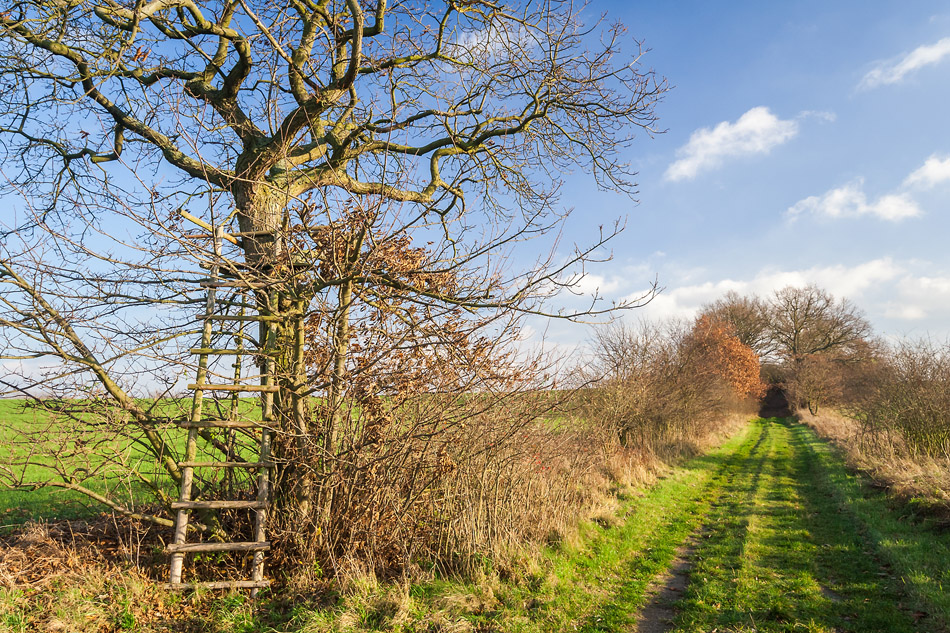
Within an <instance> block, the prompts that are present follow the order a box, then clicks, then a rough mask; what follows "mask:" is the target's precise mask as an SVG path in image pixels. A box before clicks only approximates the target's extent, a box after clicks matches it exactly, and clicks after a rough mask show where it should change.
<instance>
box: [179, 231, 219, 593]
mask: <svg viewBox="0 0 950 633" xmlns="http://www.w3.org/2000/svg"><path fill="white" fill-rule="evenodd" d="M223 235H224V229H223V227H220V226H219V227H215V230H214V242H213V248H214V254H215V257H216V259H217V258H218V257H220V255H221V238H222V236H223ZM217 276H218V266H217V263H215V264H214V265H213V266H212V268H211V277H212V279H217ZM214 307H215V288H214V286H211V287H209V288H208V294H207V299H206V301H205V320H204V324H203V325H202V328H201V347H202V348H205V349H207V348H210V347H211V337H212V330H213V328H214V322H213V321H212V320H211V319H210V318H208V317H210V316H212V315H213V314H214ZM207 373H208V355H207V354H201V355H199V356H198V371H197V373H196V376H195V382H196V383H197V384H196V385H195V387H196V389H195V391H194V395H193V398H192V401H191V416H190V419H189V421H190V422H191V423H192V424H195V423H198V422H200V421H201V415H202V408H203V406H204V391H203V390H202V389H201V385H202V384H203V383H204V382H205V378H206V376H207ZM197 453H198V429H197V428H196V427H190V428H189V429H188V440H187V444H186V445H185V459H184V460H183V461H185V462H194V461H195V458H196V456H197ZM193 481H194V467H193V466H185V467H184V468H182V472H181V489H180V492H179V495H178V500H179V502H188V501H191V488H192V484H193ZM188 512H189V510H188V509H187V508H179V509H178V515H177V516H176V518H175V536H174V544H175V545H177V546H180V545H183V544H184V543H185V542H186V541H187V539H188V518H189V517H188ZM184 562H185V554H184V552H181V551H175V552H173V553H172V557H171V564H170V565H169V582H170V583H171V584H173V585H174V584H178V583H181V575H182V568H183V566H184Z"/></svg>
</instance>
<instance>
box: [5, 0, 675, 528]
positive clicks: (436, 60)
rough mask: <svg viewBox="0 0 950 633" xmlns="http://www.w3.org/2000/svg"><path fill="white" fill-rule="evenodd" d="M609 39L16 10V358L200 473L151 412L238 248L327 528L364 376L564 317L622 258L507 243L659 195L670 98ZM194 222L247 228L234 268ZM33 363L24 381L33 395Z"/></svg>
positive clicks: (352, 4)
mask: <svg viewBox="0 0 950 633" xmlns="http://www.w3.org/2000/svg"><path fill="white" fill-rule="evenodd" d="M600 24H601V22H600V20H598V19H597V16H594V15H590V8H589V7H586V6H575V3H574V2H570V1H567V0H548V1H546V2H541V3H536V2H493V1H489V0H445V1H437V0H430V1H426V0H414V1H395V2H387V1H386V0H375V1H371V0H345V1H344V0H292V1H290V2H286V3H280V2H268V1H252V0H225V1H222V0H208V1H202V0H151V1H144V0H122V1H118V0H15V1H14V2H11V3H8V4H7V5H6V6H5V7H4V9H3V10H2V11H0V67H2V70H3V72H2V78H0V143H2V151H3V159H2V160H3V174H4V176H5V178H6V180H7V193H8V194H9V195H10V196H14V195H15V196H18V197H19V198H20V199H22V200H25V201H27V203H26V204H25V208H24V209H21V210H19V211H18V213H17V214H16V215H13V216H11V217H10V218H9V219H8V220H6V234H5V236H6V237H7V238H8V239H7V242H6V243H5V244H4V246H3V250H2V253H0V259H2V269H0V280H2V281H3V283H4V285H5V288H6V290H5V293H4V301H5V303H6V308H7V312H6V314H7V315H9V316H7V317H4V319H3V320H2V321H0V326H3V328H4V336H5V343H4V349H5V352H4V356H5V357H6V358H8V359H9V358H18V359H21V360H24V361H27V362H29V361H31V359H35V358H53V359H56V360H57V362H61V363H62V369H60V370H58V371H54V372H52V373H50V374H48V375H47V376H45V377H44V380H43V387H44V389H46V390H47V391H56V390H59V393H61V394H63V395H68V394H75V393H84V394H87V396H89V397H90V398H91V401H95V402H99V403H101V404H102V406H112V407H115V408H117V409H118V410H120V411H121V412H122V413H123V415H124V416H125V418H124V419H127V420H130V421H131V422H130V424H131V425H133V426H134V427H135V428H136V429H138V430H140V431H141V433H142V434H143V435H142V438H143V439H142V440H141V442H140V446H141V447H143V448H142V449H143V450H145V451H146V452H147V453H150V454H152V455H153V457H155V458H157V459H158V461H159V463H161V464H163V465H164V468H165V470H166V471H167V474H168V475H169V476H170V477H171V478H172V480H175V479H178V478H180V476H181V473H180V472H178V469H177V467H176V465H175V460H174V459H173V458H172V457H173V452H174V451H173V443H170V442H169V441H168V440H167V439H166V438H164V437H163V436H162V432H161V431H160V424H161V423H162V422H163V421H165V420H167V418H168V417H169V416H168V413H167V412H161V411H156V410H155V408H154V406H153V405H150V404H147V403H143V401H141V400H137V399H136V398H135V397H133V395H135V394H136V389H137V387H136V384H137V382H136V381H139V384H141V382H142V381H143V380H144V382H145V383H146V384H151V385H154V384H155V383H156V381H160V380H162V379H165V380H167V385H168V389H169V390H171V389H172V388H173V386H174V384H175V381H176V380H177V379H178V378H179V377H180V376H181V374H182V373H183V372H186V371H188V365H187V364H186V363H183V359H184V357H185V356H186V355H185V354H184V353H183V351H182V348H184V349H187V347H186V344H181V343H179V341H182V340H184V339H187V338H188V337H191V338H192V339H193V338H194V337H195V335H196V329H195V327H194V325H193V324H191V325H188V323H187V318H186V317H187V316H190V315H193V314H194V312H196V311H197V307H198V305H199V304H200V297H198V296H197V294H196V292H195V283H194V282H195V281H197V280H198V276H196V275H195V274H194V266H193V265H192V264H190V263H189V262H192V263H193V262H195V261H196V260H199V261H209V260H211V259H214V260H215V261H220V260H221V259H222V258H224V260H226V262H227V264H228V266H229V267H230V272H231V273H232V274H233V275H235V276H237V277H240V278H242V279H245V280H246V281H248V282H249V283H250V284H251V287H252V288H253V289H254V290H253V292H251V293H250V297H251V300H252V302H254V303H255V304H256V306H257V310H258V311H259V312H261V313H266V314H271V315H274V317H275V318H274V321H273V325H272V326H271V331H270V332H271V334H270V335H272V336H274V337H275V340H276V341H277V344H276V345H275V346H274V347H276V349H278V350H280V354H279V355H278V357H277V358H276V359H275V361H274V364H275V368H274V375H275V376H276V377H277V384H278V386H279V388H280V390H279V392H278V393H277V394H275V396H274V407H275V410H276V412H277V417H276V424H277V425H278V427H279V430H280V431H282V432H283V435H282V436H281V437H280V439H279V440H278V441H277V443H276V444H275V459H276V460H277V462H278V463H280V464H282V468H284V469H285V471H286V472H284V473H283V475H281V474H280V473H279V474H278V476H277V482H278V485H277V490H276V491H275V492H276V496H277V498H278V499H280V500H283V505H281V504H280V503H279V504H278V507H279V508H282V510H281V511H282V512H285V513H287V514H288V515H292V516H294V517H300V518H301V520H302V521H303V523H304V524H307V522H308V521H309V520H310V519H308V517H312V516H313V515H314V514H315V513H317V514H319V513H320V512H322V511H323V510H324V508H323V505H324V504H326V503H330V502H329V501H327V500H326V499H325V498H321V497H320V489H319V488H320V485H321V481H322V479H321V476H322V475H321V471H320V470H319V469H318V468H317V469H315V468H313V467H311V466H310V464H311V463H312V462H313V461H314V460H316V461H318V462H321V463H322V462H323V461H325V458H326V457H327V455H331V456H334V457H338V456H339V455H340V454H341V451H342V450H343V449H342V446H343V440H342V439H341V438H340V437H339V435H338V430H339V429H340V428H341V427H343V426H348V425H349V424H350V423H351V418H350V417H348V414H346V413H344V412H343V411H344V409H343V408H342V402H343V400H344V397H345V390H346V388H347V385H348V384H350V383H351V382H353V380H352V379H353V376H354V372H357V373H365V372H370V371H373V369H374V368H376V367H379V366H380V362H381V361H380V359H381V358H383V357H384V356H385V355H386V353H387V350H394V349H403V348H404V347H405V346H406V345H410V346H412V345H416V346H423V347H426V346H427V347H428V348H429V349H430V350H432V351H431V352H429V353H430V356H431V357H436V356H438V355H439V354H443V356H444V355H446V354H447V353H444V352H439V351H438V350H439V349H452V348H453V345H455V346H456V348H458V338H457V337H456V338H454V339H453V336H452V335H451V334H452V332H455V331H459V332H461V331H465V332H468V333H472V332H474V331H476V330H477V327H476V325H477V326H478V327H481V326H484V325H485V324H486V323H493V322H494V321H493V319H496V318H499V315H505V314H507V313H511V312H522V313H529V312H535V313H537V312H542V313H543V312H544V308H543V300H544V299H545V298H546V297H549V296H550V295H551V294H552V293H553V292H556V291H557V289H558V288H560V287H564V286H565V285H570V284H572V283H575V282H576V281H577V280H578V277H577V276H576V275H572V274H571V271H574V270H577V269H578V268H577V266H578V265H579V264H583V262H585V261H588V260H590V259H591V258H592V254H593V253H594V252H595V249H596V248H597V247H598V246H599V245H600V243H602V242H600V241H597V242H596V243H595V244H593V245H591V246H589V247H585V248H576V249H575V250H574V252H573V254H572V255H568V256H566V257H565V256H564V255H563V253H557V257H556V258H555V256H554V254H553V253H552V255H551V257H550V258H547V259H546V258H543V257H542V258H541V259H540V260H539V261H538V263H537V265H536V266H533V267H529V268H528V269H526V270H523V271H515V272H511V271H510V268H509V267H506V266H505V264H504V257H503V256H502V255H501V254H500V253H503V252H505V251H506V250H507V249H509V248H510V247H511V246H512V245H513V244H515V243H516V242H518V241H521V240H524V239H527V238H530V237H538V236H543V235H546V234H548V232H549V231H551V230H553V229H556V228H557V227H558V226H559V225H560V223H561V221H562V220H563V219H564V214H563V213H561V212H559V211H558V210H557V200H558V198H557V192H558V186H559V184H560V181H561V178H562V174H563V173H565V172H567V171H569V170H571V169H574V168H580V169H583V170H585V171H588V172H590V173H592V174H593V176H594V178H595V179H596V182H597V184H598V185H599V186H600V187H603V188H606V189H611V190H617V191H621V192H624V193H627V194H633V193H634V186H635V185H634V183H633V182H632V176H633V174H632V172H631V171H630V169H629V168H628V165H627V164H626V163H624V162H623V152H624V150H625V149H626V148H627V147H628V146H629V145H630V143H631V142H632V140H633V134H632V132H633V131H635V130H644V131H646V132H648V133H649V132H652V131H653V126H654V124H655V121H656V119H655V113H654V108H655V105H656V103H657V101H658V100H659V99H660V97H661V96H662V94H663V92H664V91H665V90H666V86H665V84H664V82H663V81H662V80H658V79H657V78H656V77H655V76H654V74H653V72H652V71H651V70H648V69H644V68H643V67H642V66H641V64H640V55H641V50H640V48H639V44H638V43H637V42H635V41H630V42H629V44H632V46H633V50H632V52H630V53H626V52H624V51H623V50H622V45H624V40H625V39H626V38H625V31H624V28H623V27H622V26H621V25H619V24H615V25H612V26H610V27H608V28H605V29H601V28H599V25H600ZM181 209H187V212H188V215H187V217H190V218H193V220H194V221H195V222H197V223H199V224H200V225H202V226H205V227H207V228H209V229H213V228H215V227H225V228H226V229H227V230H228V231H230V232H231V233H235V234H238V237H237V238H232V243H226V244H225V251H224V252H223V253H212V252H211V249H210V247H209V246H208V244H207V242H204V243H201V242H200V240H196V239H195V238H193V237H190V236H189V235H188V231H187V230H186V228H185V227H184V225H183V224H182V220H181V216H179V215H178V214H177V211H178V210H181ZM610 234H611V231H609V230H608V231H607V233H606V234H602V239H607V238H609V236H610ZM255 283H256V284H259V285H257V286H254V285H253V284H255ZM273 288H279V289H280V293H279V295H277V296H276V298H275V295H274V294H273V293H272V292H270V289H273ZM599 309H601V308H599V307H598V306H597V305H592V306H591V308H590V310H587V311H585V310H582V311H581V312H588V313H589V312H590V311H597V310H599ZM361 310H363V312H361ZM370 313H373V314H385V315H386V319H385V320H386V323H392V322H393V321H392V320H391V318H395V319H396V321H398V322H399V323H401V325H400V326H399V327H394V326H393V327H391V329H390V331H389V336H387V337H386V341H387V342H386V344H385V345H386V346H388V347H386V348H385V349H380V350H378V352H377V353H376V354H375V355H372V354H370V355H367V354H365V350H362V349H360V350H354V344H356V345H359V344H360V342H361V341H362V342H365V341H366V340H379V336H378V331H376V333H375V334H373V335H370V334H367V332H370V331H372V328H373V327H376V326H375V325H369V326H366V327H367V328H369V329H363V330H362V331H357V330H356V329H354V325H355V324H356V323H357V322H358V321H359V320H360V319H366V318H367V317H366V316H365V315H366V314H370ZM393 315H395V317H393ZM466 315H476V316H473V317H471V320H470V321H466V319H468V318H469V317H468V316H466ZM278 317H279V318H278ZM367 322H369V321H367ZM440 323H441V324H447V323H452V324H454V325H453V327H454V330H453V329H452V328H448V329H445V328H440V327H436V325H434V324H440ZM466 323H467V324H466ZM387 327H390V326H387ZM314 329H317V330H320V331H321V332H323V334H321V335H319V336H314V335H313V331H314ZM503 329H504V328H503ZM308 330H309V333H308ZM437 332H442V333H443V334H444V336H442V338H441V339H440V337H439V335H437V334H436V333H437ZM374 336H375V337H376V338H374ZM361 337H362V338H361ZM414 337H415V338H414ZM308 341H309V343H308ZM317 344H319V345H322V346H324V347H325V349H322V350H314V349H313V348H312V346H314V345H317ZM248 345H250V346H252V347H254V346H261V345H262V341H261V340H254V338H253V337H251V338H249V339H248ZM308 345H310V346H311V347H308ZM384 347H385V346H384ZM476 347H477V346H476ZM462 348H464V349H469V348H468V347H466V346H465V345H463V346H462ZM432 355H434V356H432ZM463 356H464V355H463ZM367 358H369V359H370V360H366V359H367ZM163 368H167V371H165V372H163V371H162V370H163ZM182 368H184V369H182ZM11 371H12V374H16V373H17V372H16V370H11ZM21 373H22V374H23V375H20V376H19V377H18V378H17V377H16V376H14V375H9V376H7V377H5V380H6V382H7V384H8V385H12V387H13V388H14V389H19V390H21V391H23V392H27V391H29V389H28V387H30V386H31V384H35V383H30V378H29V375H31V374H30V372H29V371H25V372H21ZM32 375H33V376H34V377H35V374H32ZM383 382H384V383H385V381H383ZM436 382H437V381H436ZM360 384H362V385H364V387H362V388H363V389H364V390H367V389H368V390H370V391H372V389H374V388H375V387H374V385H377V383H376V382H374V381H372V380H366V381H362V382H360ZM390 384H391V383H390ZM453 384H457V385H461V386H474V385H479V384H483V383H480V382H479V381H478V380H476V379H471V380H467V381H466V380H461V381H455V382H454V383H453ZM460 388H461V387H460ZM384 393H385V392H384V391H380V392H378V393H375V394H370V395H372V396H373V397H379V396H381V395H384ZM314 396H319V397H320V399H319V402H320V403H321V404H320V405H319V406H316V405H315V404H314V398H313V397H314ZM364 396H367V394H362V395H361V396H360V397H364ZM363 402H366V400H363ZM344 422H345V423H346V424H344ZM427 432H428V431H427ZM301 438H317V439H315V440H314V442H313V444H314V446H311V447H310V448H308V449H306V450H305V448H306V447H303V444H302V443H301V442H302V440H301ZM206 439H207V440H208V442H209V445H210V446H211V447H212V448H213V449H220V450H221V451H224V452H227V451H231V453H233V448H228V447H227V446H218V445H215V444H214V438H210V437H209V438H206ZM314 451H316V452H314ZM73 485H74V486H79V484H77V483H75V482H74V484H73ZM113 507H114V508H116V509H118V510H120V511H124V512H128V513H131V512H132V511H131V509H130V508H128V507H125V506H121V505H117V504H113ZM160 519H161V517H157V518H156V520H160ZM315 529H316V528H315Z"/></svg>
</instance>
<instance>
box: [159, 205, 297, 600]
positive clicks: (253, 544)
mask: <svg viewBox="0 0 950 633" xmlns="http://www.w3.org/2000/svg"><path fill="white" fill-rule="evenodd" d="M182 215H184V216H185V217H186V218H188V219H191V220H192V221H197V222H198V223H199V224H200V225H201V226H202V227H203V228H206V229H209V230H211V232H212V233H211V235H210V236H207V237H212V238H213V240H214V241H213V247H214V257H213V259H212V260H211V262H210V265H209V266H207V268H209V270H210V275H209V277H208V279H207V280H206V281H205V282H203V283H202V286H203V287H205V288H206V289H207V299H206V304H205V311H204V314H203V316H202V317H201V319H202V321H203V327H202V333H201V346H200V347H198V348H195V349H192V350H191V353H192V354H193V355H195V356H196V357H197V360H198V368H197V373H196V377H195V383H194V384H191V385H188V388H189V389H191V390H192V392H193V400H192V406H191V414H190V416H189V417H188V418H187V419H184V420H179V421H178V424H179V426H180V427H181V428H184V429H187V430H188V440H187V444H186V447H185V454H184V459H183V460H182V461H181V462H179V467H180V469H181V473H182V477H181V487H180V493H179V498H178V501H177V502H174V503H173V504H172V509H173V510H177V511H178V513H177V518H176V521H175V535H174V539H173V541H172V543H171V544H169V545H168V546H167V548H166V551H167V552H168V553H169V554H170V555H171V563H170V573H169V583H168V586H169V587H170V588H173V589H186V588H195V587H204V588H209V589H252V595H254V594H256V593H257V591H258V590H259V589H260V588H263V587H267V586H269V584H270V581H269V580H267V579H265V578H264V552H265V551H267V550H268V549H269V548H270V543H269V542H268V541H267V537H266V526H267V510H268V505H269V501H270V500H269V492H270V471H271V469H272V468H273V463H271V461H270V453H271V439H272V431H273V405H274V394H275V393H276V392H277V391H278V387H277V385H276V382H275V380H274V375H273V374H274V360H273V357H274V354H275V352H274V349H273V348H274V340H273V336H272V335H271V328H269V327H268V322H272V321H274V320H279V319H280V316H278V315H266V314H253V315H248V314H247V313H246V308H248V307H252V308H253V305H252V304H250V303H248V302H247V300H246V295H245V292H246V290H247V289H249V288H253V287H255V286H256V284H254V283H253V282H248V281H246V280H245V281H242V280H241V279H234V278H230V279H229V278H226V277H224V276H223V274H222V270H221V268H222V267H221V262H222V261H223V258H222V240H223V239H229V240H232V241H233V240H234V237H233V236H231V235H228V234H226V233H225V232H224V230H223V227H222V226H217V227H210V226H209V225H207V224H206V223H204V222H202V221H200V220H197V218H193V217H191V216H190V215H189V214H186V213H182ZM190 237H204V236H190ZM228 288H237V289H239V290H241V294H240V296H242V297H244V299H243V301H241V302H240V303H237V304H235V303H234V302H233V301H231V300H228V301H221V300H219V299H218V297H217V294H216V293H217V292H218V291H219V290H222V289H228ZM234 305H238V306H239V307H240V314H237V315H232V314H227V312H228V310H229V308H231V307H233V306H234ZM228 321H231V322H236V323H237V324H238V328H237V329H236V330H235V331H233V332H229V331H221V330H216V327H217V328H220V327H221V326H220V324H221V323H222V322H228ZM254 322H257V323H259V324H260V326H261V333H262V337H261V341H260V343H261V347H262V348H263V349H262V350H261V351H260V352H256V353H255V354H254V355H255V356H256V357H258V358H262V359H263V360H262V362H261V363H259V366H260V367H261V368H262V371H261V372H260V376H259V377H253V378H259V384H250V383H249V382H248V380H249V379H248V378H245V377H243V376H242V358H243V357H244V356H246V355H248V352H247V350H246V349H245V347H244V339H245V335H244V329H243V325H244V324H246V323H254ZM222 336H225V337H230V338H231V340H232V341H233V342H234V345H233V346H224V345H220V344H217V345H216V340H217V339H219V338H221V337H222ZM212 356H233V357H234V358H235V362H234V365H233V366H234V376H233V380H232V382H231V383H230V384H212V383H209V382H208V378H209V373H212V372H209V358H210V357H212ZM205 392H226V393H229V394H230V395H231V397H232V403H231V409H230V414H229V415H228V416H226V417H224V416H217V417H214V418H211V417H205V416H204V414H203V405H204V395H205ZM242 393H254V394H260V396H261V421H260V422H257V421H254V420H250V419H239V417H240V416H239V415H238V412H239V405H240V395H241V394H242ZM215 429H222V430H225V431H226V432H228V433H235V432H237V431H239V430H243V431H244V432H247V433H252V434H257V433H259V434H260V435H259V450H258V455H257V457H258V459H257V461H243V460H240V459H237V458H232V457H231V456H228V458H227V459H228V461H199V460H198V455H197V452H198V438H199V435H200V434H202V432H207V431H212V430H215ZM204 468H208V469H231V471H232V473H233V470H234V469H254V470H256V471H257V482H256V487H257V491H256V495H255V498H254V499H253V500H246V499H224V500H222V499H215V500H201V499H195V498H194V495H193V484H194V479H195V469H204ZM231 477H232V480H233V475H231ZM202 510H205V511H213V510H251V511H253V512H254V536H253V540H252V541H246V542H235V541H231V542H192V543H189V542H188V522H189V515H190V513H191V512H192V511H202ZM199 552H252V553H253V556H254V558H253V562H252V575H251V579H250V580H247V579H244V580H225V581H213V582H183V581H182V571H183V567H184V562H185V556H186V555H187V554H189V553H199Z"/></svg>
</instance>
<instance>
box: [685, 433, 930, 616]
mask: <svg viewBox="0 0 950 633" xmlns="http://www.w3.org/2000/svg"><path fill="white" fill-rule="evenodd" d="M756 424H757V425H758V426H759V427H760V429H761V431H760V432H761V438H762V441H761V442H760V444H759V446H758V448H757V449H756V451H754V453H753V454H752V455H751V456H750V458H749V459H748V460H746V461H745V462H744V463H742V464H741V465H740V466H739V469H738V471H737V472H736V473H735V476H734V477H733V478H732V480H731V482H730V483H729V485H727V486H726V488H725V489H724V490H723V494H722V496H721V498H720V499H719V501H718V502H717V503H716V504H715V505H714V507H713V509H712V512H711V513H710V515H709V517H708V518H707V520H706V521H705V522H704V527H703V530H702V532H701V534H700V538H699V539H698V544H697V546H696V550H695V553H694V557H693V558H694V566H693V569H692V573H691V582H690V585H689V588H688V590H687V593H686V596H685V599H684V600H683V601H682V603H681V604H680V605H679V608H680V613H679V616H678V618H677V620H676V628H675V630H676V631H712V630H719V631H816V632H817V631H829V632H831V631H893V632H895V633H897V632H900V631H908V632H910V631H919V630H925V629H926V627H927V625H928V623H926V622H922V621H920V620H921V619H922V618H919V617H918V618H916V619H915V617H914V613H913V611H912V610H911V609H909V608H906V607H905V606H904V603H905V602H906V596H905V594H904V590H903V587H902V586H901V583H900V582H899V580H898V578H896V577H895V575H894V574H893V573H891V572H890V570H889V567H888V565H887V563H885V561H884V557H883V556H882V554H883V553H882V552H881V551H880V549H879V548H878V547H877V546H876V544H875V543H874V541H873V539H871V538H870V537H869V535H868V532H867V529H866V528H865V527H864V526H863V525H862V524H861V522H860V521H858V520H857V518H856V517H855V515H854V514H853V513H852V512H851V511H850V509H849V507H848V504H847V503H846V502H844V500H843V498H842V494H841V491H840V490H838V489H837V488H836V487H835V486H834V484H833V481H832V480H831V479H829V477H828V476H827V473H826V471H825V468H824V466H823V464H822V463H821V460H820V457H819V455H818V453H816V451H815V448H814V446H813V444H812V443H811V442H810V441H809V439H810V438H809V437H808V432H807V431H805V430H804V429H803V428H802V427H800V426H797V425H791V424H789V423H786V422H782V421H762V422H757V423H756Z"/></svg>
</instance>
